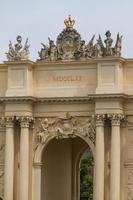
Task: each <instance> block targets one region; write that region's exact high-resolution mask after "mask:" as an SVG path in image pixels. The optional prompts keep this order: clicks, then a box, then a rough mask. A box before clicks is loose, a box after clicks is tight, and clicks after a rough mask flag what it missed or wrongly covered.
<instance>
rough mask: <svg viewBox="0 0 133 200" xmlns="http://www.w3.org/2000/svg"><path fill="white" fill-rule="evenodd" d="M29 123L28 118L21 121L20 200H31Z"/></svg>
mask: <svg viewBox="0 0 133 200" xmlns="http://www.w3.org/2000/svg"><path fill="white" fill-rule="evenodd" d="M29 122H30V118H28V117H22V118H21V119H20V126H21V135H20V200H28V199H29Z"/></svg>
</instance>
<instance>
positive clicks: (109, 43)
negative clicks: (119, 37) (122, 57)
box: [104, 31, 113, 56]
mask: <svg viewBox="0 0 133 200" xmlns="http://www.w3.org/2000/svg"><path fill="white" fill-rule="evenodd" d="M105 35H106V37H107V38H106V40H104V43H105V44H106V52H105V54H106V56H112V55H113V52H112V48H111V47H112V43H113V39H112V38H111V33H110V31H107V32H106V33H105Z"/></svg>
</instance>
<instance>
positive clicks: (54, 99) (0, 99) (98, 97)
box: [0, 94, 133, 103]
mask: <svg viewBox="0 0 133 200" xmlns="http://www.w3.org/2000/svg"><path fill="white" fill-rule="evenodd" d="M102 99H104V100H105V99H109V100H110V99H112V100H113V99H118V100H124V101H125V100H129V99H133V95H126V94H105V95H104V94H93V95H91V94H89V95H88V96H82V97H51V98H39V97H33V96H23V97H0V103H4V102H14V101H21V102H23V101H24V102H27V101H28V102H35V103H38V102H42V103H58V102H63V103H67V102H69V103H73V102H81V103H82V102H95V101H97V100H102Z"/></svg>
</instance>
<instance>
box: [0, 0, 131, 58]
mask: <svg viewBox="0 0 133 200" xmlns="http://www.w3.org/2000/svg"><path fill="white" fill-rule="evenodd" d="M69 14H71V16H72V17H73V18H74V19H75V20H76V24H75V28H76V29H77V31H78V32H79V33H80V34H81V36H82V39H85V40H86V42H88V41H89V39H90V38H91V37H92V35H93V34H96V36H98V34H99V33H100V34H101V35H102V38H103V39H104V38H105V35H104V34H105V32H106V30H108V29H109V30H110V31H111V32H112V38H113V39H114V40H115V38H116V34H117V33H118V32H120V33H121V34H122V35H123V49H122V55H123V57H133V0H0V60H1V61H2V60H6V56H5V52H6V51H7V50H8V43H9V40H11V41H12V42H15V39H16V36H17V35H18V34H20V35H22V37H23V39H24V40H25V39H26V37H28V38H29V43H30V44H31V47H30V59H32V60H35V59H37V58H38V53H37V52H38V50H40V48H41V45H40V43H41V42H44V43H47V38H48V37H50V38H51V39H54V40H56V37H57V35H58V34H59V33H60V32H61V31H62V29H63V27H64V23H63V21H64V19H65V18H67V17H68V15H69Z"/></svg>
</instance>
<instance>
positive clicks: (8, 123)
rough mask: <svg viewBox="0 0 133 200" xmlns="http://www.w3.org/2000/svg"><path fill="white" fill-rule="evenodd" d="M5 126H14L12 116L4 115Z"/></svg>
mask: <svg viewBox="0 0 133 200" xmlns="http://www.w3.org/2000/svg"><path fill="white" fill-rule="evenodd" d="M5 124H6V128H13V126H14V117H12V116H11V117H5Z"/></svg>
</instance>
